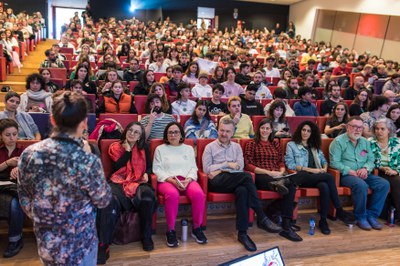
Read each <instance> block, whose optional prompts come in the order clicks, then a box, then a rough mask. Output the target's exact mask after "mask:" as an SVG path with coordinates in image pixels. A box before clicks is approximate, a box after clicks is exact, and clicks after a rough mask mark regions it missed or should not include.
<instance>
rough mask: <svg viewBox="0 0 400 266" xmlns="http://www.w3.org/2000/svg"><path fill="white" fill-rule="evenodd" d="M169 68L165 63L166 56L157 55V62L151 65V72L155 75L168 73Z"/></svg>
mask: <svg viewBox="0 0 400 266" xmlns="http://www.w3.org/2000/svg"><path fill="white" fill-rule="evenodd" d="M167 67H168V66H167V65H166V64H165V63H164V55H163V54H162V53H158V54H157V55H156V62H154V63H151V64H150V65H149V70H152V71H153V72H154V73H166V72H167Z"/></svg>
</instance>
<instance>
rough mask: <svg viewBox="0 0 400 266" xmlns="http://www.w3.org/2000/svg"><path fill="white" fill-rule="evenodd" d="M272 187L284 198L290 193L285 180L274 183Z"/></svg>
mask: <svg viewBox="0 0 400 266" xmlns="http://www.w3.org/2000/svg"><path fill="white" fill-rule="evenodd" d="M270 185H271V186H272V188H273V190H274V191H276V192H278V193H279V194H280V195H282V196H284V195H287V194H288V193H289V189H288V188H287V187H286V186H285V181H284V180H278V181H272V182H271V183H270Z"/></svg>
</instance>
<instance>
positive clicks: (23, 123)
mask: <svg viewBox="0 0 400 266" xmlns="http://www.w3.org/2000/svg"><path fill="white" fill-rule="evenodd" d="M4 101H5V110H4V111H2V112H0V119H5V118H9V119H12V120H14V121H15V122H17V124H18V139H35V140H40V139H41V136H40V132H39V128H38V126H37V125H36V124H35V121H33V119H32V117H31V116H30V115H29V114H28V113H27V112H23V111H17V109H18V106H19V103H20V101H21V96H19V94H18V93H16V92H15V91H9V92H7V94H6V96H5V100H4Z"/></svg>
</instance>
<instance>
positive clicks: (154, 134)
mask: <svg viewBox="0 0 400 266" xmlns="http://www.w3.org/2000/svg"><path fill="white" fill-rule="evenodd" d="M149 119H150V115H146V116H145V117H144V118H143V119H142V120H140V124H142V126H143V127H146V126H147V125H148V124H149ZM175 121H176V120H175V118H174V117H173V116H172V115H169V114H165V113H164V114H163V116H161V117H157V118H156V119H154V122H153V125H152V127H151V132H150V136H149V137H148V138H147V141H150V140H151V139H162V138H163V136H164V129H165V128H166V127H167V125H168V124H169V123H171V122H175Z"/></svg>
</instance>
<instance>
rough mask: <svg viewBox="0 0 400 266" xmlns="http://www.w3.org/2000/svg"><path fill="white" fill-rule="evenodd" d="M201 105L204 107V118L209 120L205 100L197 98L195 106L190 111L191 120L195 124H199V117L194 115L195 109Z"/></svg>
mask: <svg viewBox="0 0 400 266" xmlns="http://www.w3.org/2000/svg"><path fill="white" fill-rule="evenodd" d="M201 105H202V106H205V107H206V113H205V114H204V118H205V119H207V120H208V121H210V120H211V116H210V113H209V112H208V107H207V102H206V101H205V100H198V101H197V103H196V107H195V108H194V110H193V113H192V120H193V123H194V124H195V125H199V124H200V122H199V118H198V117H197V115H196V109H197V107H199V106H201Z"/></svg>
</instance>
